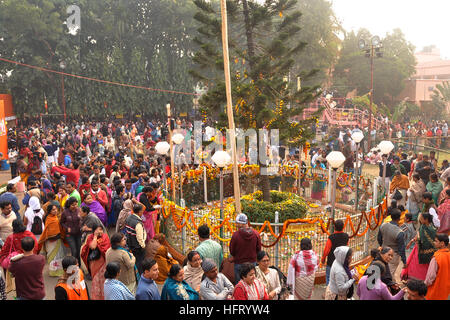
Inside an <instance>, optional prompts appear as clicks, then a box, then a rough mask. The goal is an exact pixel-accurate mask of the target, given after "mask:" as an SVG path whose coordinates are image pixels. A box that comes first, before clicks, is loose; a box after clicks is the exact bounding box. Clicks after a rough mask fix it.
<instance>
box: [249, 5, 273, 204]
mask: <svg viewBox="0 0 450 320" xmlns="http://www.w3.org/2000/svg"><path fill="white" fill-rule="evenodd" d="M242 7H243V14H244V22H245V35H246V38H247V51H248V62H249V65H250V72H249V74H251V71H252V69H253V66H254V58H255V42H254V39H253V29H252V26H251V21H250V11H249V8H248V2H247V0H242ZM253 80H256V79H253ZM259 152H265V150H259ZM260 168H261V170H260V172H261V173H264V172H263V171H265V170H266V168H267V166H266V165H265V164H263V163H260ZM261 173H260V187H261V191H262V193H263V200H264V201H267V202H272V198H271V196H270V183H269V176H268V175H267V174H261Z"/></svg>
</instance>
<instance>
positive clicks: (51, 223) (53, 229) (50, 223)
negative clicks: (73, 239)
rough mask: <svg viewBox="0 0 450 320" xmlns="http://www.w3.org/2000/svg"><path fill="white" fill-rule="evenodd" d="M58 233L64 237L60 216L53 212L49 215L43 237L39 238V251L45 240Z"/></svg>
mask: <svg viewBox="0 0 450 320" xmlns="http://www.w3.org/2000/svg"><path fill="white" fill-rule="evenodd" d="M58 234H59V235H61V238H62V228H61V225H60V224H59V219H58V216H55V215H53V214H49V215H47V218H46V220H45V225H44V230H43V231H42V234H41V237H40V238H39V242H38V251H41V249H42V247H43V245H44V243H45V241H47V240H48V239H51V238H53V237H55V236H57V235H58Z"/></svg>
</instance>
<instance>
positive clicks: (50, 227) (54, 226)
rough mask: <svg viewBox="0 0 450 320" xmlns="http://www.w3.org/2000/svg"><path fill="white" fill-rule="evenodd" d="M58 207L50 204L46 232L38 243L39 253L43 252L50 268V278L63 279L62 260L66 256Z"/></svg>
mask: <svg viewBox="0 0 450 320" xmlns="http://www.w3.org/2000/svg"><path fill="white" fill-rule="evenodd" d="M58 212H59V210H58V207H57V206H56V205H53V204H50V205H48V207H47V215H46V219H45V226H44V231H43V232H42V235H41V237H40V238H39V242H38V251H41V250H43V252H44V254H45V256H46V258H47V263H48V264H49V266H48V274H49V276H50V277H61V276H63V274H64V270H63V268H62V259H63V258H64V256H65V253H64V244H63V241H62V240H61V238H63V237H62V236H61V233H62V230H63V229H62V227H61V225H60V224H59V218H58Z"/></svg>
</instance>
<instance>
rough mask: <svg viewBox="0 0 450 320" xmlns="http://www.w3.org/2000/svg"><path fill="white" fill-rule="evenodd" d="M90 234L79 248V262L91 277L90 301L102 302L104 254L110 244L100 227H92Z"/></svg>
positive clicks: (104, 268) (104, 267)
mask: <svg viewBox="0 0 450 320" xmlns="http://www.w3.org/2000/svg"><path fill="white" fill-rule="evenodd" d="M92 229H93V230H95V231H94V233H92V234H90V235H89V236H88V237H87V239H86V243H85V244H84V245H83V247H82V248H81V260H82V261H83V263H84V264H85V265H86V267H87V269H88V271H89V274H90V276H91V277H92V294H91V299H92V300H104V292H103V288H104V283H105V275H104V274H105V270H106V252H107V251H108V249H109V248H110V247H111V243H110V241H109V238H108V234H106V233H105V232H104V230H103V227H102V226H98V225H96V226H93V228H92Z"/></svg>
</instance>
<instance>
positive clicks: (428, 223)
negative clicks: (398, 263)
mask: <svg viewBox="0 0 450 320" xmlns="http://www.w3.org/2000/svg"><path fill="white" fill-rule="evenodd" d="M419 222H420V227H419V231H418V232H417V235H416V237H415V238H414V239H412V240H411V241H410V242H409V243H408V245H407V246H406V249H409V247H410V246H411V245H412V244H413V243H414V242H415V243H416V245H415V246H414V248H413V251H412V252H411V254H410V255H409V257H408V260H407V261H406V266H405V268H404V269H403V271H402V279H405V278H408V279H410V278H412V279H417V280H422V281H424V280H425V277H426V275H427V271H428V266H429V264H430V261H431V258H432V257H433V254H434V252H435V251H436V248H435V247H434V244H433V241H434V238H435V236H436V228H435V227H434V226H433V217H432V216H431V214H429V213H421V214H420V215H419Z"/></svg>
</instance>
